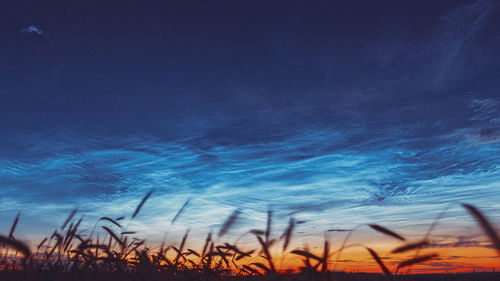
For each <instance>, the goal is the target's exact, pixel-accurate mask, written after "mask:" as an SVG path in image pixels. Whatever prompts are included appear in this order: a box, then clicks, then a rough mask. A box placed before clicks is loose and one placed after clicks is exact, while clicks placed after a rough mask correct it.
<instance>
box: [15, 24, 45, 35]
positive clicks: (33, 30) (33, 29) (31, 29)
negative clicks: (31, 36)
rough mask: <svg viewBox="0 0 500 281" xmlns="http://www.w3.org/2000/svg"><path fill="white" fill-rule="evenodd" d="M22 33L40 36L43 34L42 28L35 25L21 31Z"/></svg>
mask: <svg viewBox="0 0 500 281" xmlns="http://www.w3.org/2000/svg"><path fill="white" fill-rule="evenodd" d="M20 32H22V33H36V34H38V35H42V34H43V30H41V29H40V28H38V27H36V26H34V25H30V26H28V27H25V28H23V29H21V31H20Z"/></svg>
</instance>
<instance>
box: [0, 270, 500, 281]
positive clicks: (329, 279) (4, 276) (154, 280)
mask: <svg viewBox="0 0 500 281" xmlns="http://www.w3.org/2000/svg"><path fill="white" fill-rule="evenodd" d="M392 278H393V279H392V280H396V281H397V280H401V281H445V280H449V281H495V280H500V273H497V272H479V273H478V272H476V273H446V274H444V273H442V274H414V275H399V276H393V277H392ZM0 280H1V281H4V280H5V281H11V280H12V281H110V280H124V281H126V280H130V281H143V280H144V281H145V280H151V281H164V280H172V281H188V280H194V281H197V280H200V281H201V280H206V281H211V280H220V281H259V280H269V281H271V280H273V281H274V280H276V281H279V280H282V281H293V280H297V281H302V280H303V281H308V280H311V281H315V280H318V281H355V280H356V281H379V280H380V281H384V280H390V278H388V277H387V276H384V275H383V274H378V273H341V272H338V273H329V274H321V273H297V274H289V275H281V274H275V275H261V276H223V275H220V274H216V273H207V274H200V273H189V272H184V273H179V274H176V275H164V274H160V273H149V274H140V275H139V274H130V273H127V274H123V273H109V272H102V273H95V272H93V273H89V272H65V273H57V272H50V273H49V272H35V271H24V270H21V271H0Z"/></svg>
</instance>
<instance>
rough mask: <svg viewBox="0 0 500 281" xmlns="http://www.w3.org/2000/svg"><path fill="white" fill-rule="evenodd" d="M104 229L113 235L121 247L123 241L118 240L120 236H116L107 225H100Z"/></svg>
mask: <svg viewBox="0 0 500 281" xmlns="http://www.w3.org/2000/svg"><path fill="white" fill-rule="evenodd" d="M101 227H102V228H103V229H104V230H106V231H107V232H108V233H109V235H111V237H113V238H114V239H115V240H116V242H118V244H120V245H121V246H122V247H123V246H124V244H123V241H122V240H120V238H119V237H118V236H116V234H115V233H114V232H113V230H111V229H109V228H108V227H107V226H101Z"/></svg>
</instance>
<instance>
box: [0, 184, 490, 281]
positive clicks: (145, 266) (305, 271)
mask: <svg viewBox="0 0 500 281" xmlns="http://www.w3.org/2000/svg"><path fill="white" fill-rule="evenodd" d="M152 193H153V190H151V191H150V192H148V193H147V194H146V196H145V197H144V198H143V199H142V200H141V202H140V204H139V205H138V206H137V208H136V209H135V211H134V213H133V215H132V216H131V217H130V220H129V222H128V224H130V222H131V221H132V220H133V219H134V218H136V217H137V215H138V214H139V212H140V210H141V208H142V207H143V206H144V204H145V203H146V201H147V200H148V199H149V198H150V196H151V195H152ZM189 201H190V199H189V200H188V201H186V203H185V204H184V205H183V206H182V207H181V209H180V210H179V212H177V214H176V215H175V217H174V219H173V220H172V222H171V223H173V222H174V221H175V220H176V219H177V218H178V217H179V216H180V214H182V213H183V212H184V211H185V208H186V206H187V205H188V204H189ZM462 206H463V207H464V208H465V209H466V210H467V211H468V212H469V213H470V214H471V215H472V217H474V219H475V220H476V221H477V223H478V225H479V226H480V227H481V229H482V230H483V231H484V233H485V234H486V236H487V237H488V238H489V239H490V240H491V242H492V244H493V247H494V248H495V249H496V250H497V251H498V252H499V256H500V239H499V237H498V234H497V233H496V231H495V230H494V228H493V226H492V224H491V223H490V222H489V221H488V219H487V218H486V216H485V215H484V214H483V213H482V212H481V211H479V209H478V208H476V207H474V206H472V205H469V204H462ZM77 212H78V210H77V209H74V210H73V211H72V212H71V213H70V215H69V216H68V218H67V219H66V220H65V221H64V223H63V224H62V226H61V228H60V229H59V230H57V229H56V230H55V231H54V232H53V234H52V235H51V236H50V237H46V238H44V239H43V240H42V241H41V242H40V243H39V244H38V246H37V247H36V249H35V251H34V252H33V251H31V249H30V247H29V246H28V245H26V244H25V243H23V242H21V241H19V240H17V239H16V238H15V236H14V232H15V230H16V226H17V225H18V223H19V218H20V214H17V216H16V218H15V220H14V222H13V224H12V227H11V229H10V231H9V235H8V236H3V235H0V246H2V248H3V249H5V250H4V252H3V259H1V260H0V280H26V281H31V280H52V281H59V280H93V281H97V280H325V281H335V280H383V279H385V280H472V278H473V279H474V280H500V279H499V278H500V275H499V274H497V273H494V272H489V273H488V272H485V273H470V274H416V275H411V274H403V273H402V272H400V271H399V270H400V269H401V268H405V267H410V266H412V265H416V264H421V263H424V262H427V261H430V260H432V259H435V258H436V257H438V254H437V253H431V254H425V255H420V254H419V252H418V251H419V250H420V249H423V248H428V247H431V243H430V242H429V240H428V236H429V234H430V231H429V232H428V233H427V234H426V236H425V237H424V239H423V240H421V241H417V242H407V240H406V238H405V237H403V236H402V235H400V234H398V233H396V232H395V231H393V230H390V229H388V228H386V227H383V226H380V225H377V224H368V225H360V226H358V227H356V228H354V229H352V230H350V231H349V233H348V234H347V236H346V238H345V239H344V241H343V243H342V245H341V247H340V248H339V249H337V250H335V251H330V244H329V242H328V240H327V239H326V238H325V241H324V245H323V249H322V251H321V254H319V255H318V254H315V253H312V252H311V251H310V250H309V249H308V248H307V247H305V248H303V249H294V250H291V251H289V252H287V249H288V246H289V245H290V241H291V239H292V237H293V229H294V227H295V225H296V224H297V223H296V222H295V220H294V219H293V218H290V220H289V223H288V226H287V228H286V229H285V230H284V232H283V233H282V234H281V235H280V237H279V238H277V239H273V238H272V235H271V227H272V211H271V210H269V211H268V214H267V222H266V229H265V230H259V229H252V230H250V231H249V233H251V234H253V235H254V236H255V238H256V240H257V242H258V244H259V246H260V249H254V250H250V251H244V250H242V249H240V248H239V247H238V246H237V245H235V244H230V243H227V242H219V238H221V237H222V236H224V235H225V234H226V233H227V232H228V231H229V230H230V228H232V227H233V226H234V225H235V222H236V220H237V219H239V216H240V213H241V211H240V210H238V209H237V210H235V211H234V212H233V213H232V214H231V215H230V216H229V217H228V218H227V219H226V221H225V223H224V224H223V225H222V227H221V229H220V230H219V232H218V234H217V237H216V239H215V240H214V239H213V238H212V234H211V233H209V234H208V235H207V238H206V239H205V243H204V245H203V248H202V249H201V251H197V250H194V249H190V248H187V249H186V241H187V239H188V234H189V231H187V232H186V233H185V234H184V236H183V238H182V240H181V242H180V244H179V246H174V245H170V246H165V244H164V241H163V242H162V244H161V246H160V247H159V249H158V250H155V251H154V250H152V249H151V248H149V247H148V245H146V243H145V242H146V241H145V240H144V239H140V238H138V237H134V236H133V235H134V234H135V232H133V231H128V226H127V227H123V224H122V223H121V221H122V220H124V219H125V217H119V218H116V219H113V218H110V217H101V218H100V219H99V220H98V221H97V222H96V224H95V225H94V228H93V229H92V231H91V233H90V235H85V233H84V232H83V231H80V230H79V227H80V224H81V222H82V219H79V220H76V221H75V220H74V217H75V215H76V214H77ZM441 217H442V214H440V216H439V217H438V219H439V218H441ZM438 219H437V220H438ZM437 220H436V221H435V222H434V223H433V224H432V226H431V229H432V228H433V227H434V226H435V224H436V223H437ZM100 223H106V224H109V225H101V226H100V227H101V229H102V230H104V232H102V233H104V234H105V236H104V237H102V236H101V237H100V236H99V233H97V232H96V228H97V226H98V225H99V224H100ZM362 226H368V227H369V229H372V230H373V231H376V232H379V233H381V234H383V235H386V236H387V237H390V238H393V239H395V240H398V241H402V242H404V244H403V245H400V246H398V247H396V248H395V249H393V250H392V251H391V253H392V254H401V253H408V252H409V251H413V250H415V251H416V253H415V255H414V257H413V258H411V259H407V260H404V261H401V262H399V263H398V265H397V269H396V270H395V271H391V270H390V269H389V268H388V267H387V266H386V265H385V264H384V262H383V258H382V257H380V255H379V254H378V253H377V252H376V251H375V250H374V249H372V248H370V247H367V246H365V245H362V244H347V242H348V240H349V238H350V235H351V234H352V233H353V231H355V230H356V229H359V228H360V227H362ZM118 231H119V232H118ZM96 233H97V234H96ZM279 242H282V247H281V253H282V260H281V263H282V262H283V257H284V256H285V254H292V255H295V256H297V257H300V258H301V259H302V261H303V266H302V267H300V268H299V271H297V272H293V273H290V272H286V271H283V270H280V269H279V268H277V267H276V259H275V258H274V257H273V256H272V254H271V253H272V251H271V247H273V246H274V245H276V244H278V243H279ZM352 247H363V248H365V249H366V250H367V251H368V253H369V254H370V256H371V257H372V258H373V260H374V262H375V263H376V264H377V265H378V266H379V267H380V269H381V272H382V274H369V273H346V272H338V271H335V270H332V268H333V269H334V268H336V265H337V263H338V262H339V258H340V255H341V252H342V251H343V250H345V249H347V248H352ZM11 249H13V250H14V252H12V251H11V252H9V250H11ZM257 251H259V252H257ZM335 255H336V259H335V261H334V262H332V261H333V260H334V259H332V257H333V256H335ZM256 258H259V259H261V260H262V262H260V261H255V259H256ZM332 263H333V265H334V266H333V267H332V266H331V264H332ZM280 267H281V266H280ZM471 274H474V275H473V276H472V275H471Z"/></svg>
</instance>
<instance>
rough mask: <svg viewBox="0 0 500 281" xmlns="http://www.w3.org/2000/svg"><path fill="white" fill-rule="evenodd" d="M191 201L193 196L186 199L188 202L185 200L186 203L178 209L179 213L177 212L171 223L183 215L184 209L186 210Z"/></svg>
mask: <svg viewBox="0 0 500 281" xmlns="http://www.w3.org/2000/svg"><path fill="white" fill-rule="evenodd" d="M190 201H191V198H189V199H188V200H186V202H184V205H182V207H181V208H180V209H179V211H177V214H175V216H174V218H173V219H172V221H171V222H170V224H173V223H174V222H175V221H176V220H177V219H178V218H179V217H180V216H181V215H182V213H184V211H185V210H186V208H187V206H188V205H189V202H190Z"/></svg>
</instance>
